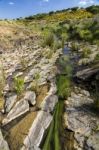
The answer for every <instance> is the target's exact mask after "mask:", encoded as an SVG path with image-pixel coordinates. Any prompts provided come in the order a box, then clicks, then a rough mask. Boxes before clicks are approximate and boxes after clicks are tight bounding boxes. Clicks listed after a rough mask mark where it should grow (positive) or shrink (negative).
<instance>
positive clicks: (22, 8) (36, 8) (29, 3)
mask: <svg viewBox="0 0 99 150" xmlns="http://www.w3.org/2000/svg"><path fill="white" fill-rule="evenodd" d="M90 5H99V0H0V19H6V18H7V19H14V18H18V17H26V16H30V15H34V14H37V13H46V12H49V11H56V10H61V9H66V8H71V7H75V6H79V7H87V6H90Z"/></svg>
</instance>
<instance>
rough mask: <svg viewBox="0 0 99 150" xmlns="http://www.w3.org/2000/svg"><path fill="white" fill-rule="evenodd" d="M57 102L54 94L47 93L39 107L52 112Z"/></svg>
mask: <svg viewBox="0 0 99 150" xmlns="http://www.w3.org/2000/svg"><path fill="white" fill-rule="evenodd" d="M57 102H58V97H57V96H56V95H48V96H47V97H45V99H44V101H43V102H42V104H41V109H42V110H43V111H47V112H53V110H54V108H55V105H56V103H57Z"/></svg>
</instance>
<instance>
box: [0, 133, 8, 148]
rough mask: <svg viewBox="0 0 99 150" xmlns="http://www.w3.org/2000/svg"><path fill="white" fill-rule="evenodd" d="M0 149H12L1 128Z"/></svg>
mask: <svg viewBox="0 0 99 150" xmlns="http://www.w3.org/2000/svg"><path fill="white" fill-rule="evenodd" d="M0 150H10V149H9V146H8V143H7V142H6V141H5V139H4V138H3V135H2V132H1V130H0Z"/></svg>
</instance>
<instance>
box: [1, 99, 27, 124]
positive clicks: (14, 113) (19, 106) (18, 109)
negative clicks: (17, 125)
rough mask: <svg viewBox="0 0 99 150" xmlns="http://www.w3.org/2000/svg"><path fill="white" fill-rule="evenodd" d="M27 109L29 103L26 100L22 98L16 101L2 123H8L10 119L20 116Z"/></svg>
mask: <svg viewBox="0 0 99 150" xmlns="http://www.w3.org/2000/svg"><path fill="white" fill-rule="evenodd" d="M28 111H29V103H28V101H26V100H24V99H22V100H20V101H19V102H17V103H16V105H15V106H14V107H13V109H12V110H11V111H10V112H9V113H8V115H7V117H6V118H5V119H4V120H3V122H2V123H3V125H6V124H8V123H9V122H11V121H12V120H14V119H16V118H18V117H20V116H21V115H23V114H25V113H26V112H28Z"/></svg>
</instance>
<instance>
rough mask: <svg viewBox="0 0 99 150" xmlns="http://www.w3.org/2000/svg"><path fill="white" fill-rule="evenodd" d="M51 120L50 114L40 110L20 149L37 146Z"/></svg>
mask: <svg viewBox="0 0 99 150" xmlns="http://www.w3.org/2000/svg"><path fill="white" fill-rule="evenodd" d="M51 121H52V116H51V114H50V113H48V112H44V111H40V112H39V113H38V115H37V117H36V119H35V120H34V122H33V124H32V126H31V128H30V130H29V134H28V135H27V137H26V138H25V140H24V146H23V147H22V150H26V149H25V148H27V149H31V150H32V148H33V147H34V146H36V147H39V145H40V143H41V140H42V137H43V135H44V132H45V130H46V129H47V128H48V126H49V125H50V123H51Z"/></svg>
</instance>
